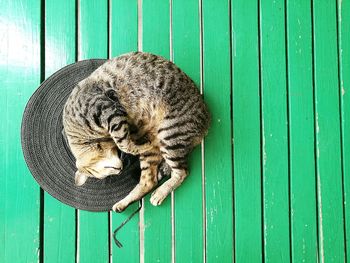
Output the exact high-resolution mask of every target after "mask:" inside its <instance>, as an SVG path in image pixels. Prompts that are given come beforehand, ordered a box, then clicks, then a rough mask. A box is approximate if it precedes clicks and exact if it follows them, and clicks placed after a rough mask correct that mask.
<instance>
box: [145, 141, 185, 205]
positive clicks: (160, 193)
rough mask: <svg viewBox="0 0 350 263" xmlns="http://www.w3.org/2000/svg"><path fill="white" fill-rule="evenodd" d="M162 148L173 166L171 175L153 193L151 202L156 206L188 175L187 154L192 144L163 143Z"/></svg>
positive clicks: (163, 153)
mask: <svg viewBox="0 0 350 263" xmlns="http://www.w3.org/2000/svg"><path fill="white" fill-rule="evenodd" d="M160 150H161V153H162V156H163V158H164V160H165V162H166V163H167V164H168V165H169V166H170V168H171V177H170V178H169V179H168V180H167V181H165V182H164V183H163V184H162V185H161V186H159V187H158V188H157V189H156V190H155V191H154V192H153V193H152V196H151V199H150V202H151V203H152V205H155V206H158V205H160V204H161V203H162V202H163V201H164V199H165V198H166V197H167V196H168V195H169V194H170V193H171V192H172V191H173V190H175V189H176V188H177V187H178V186H180V185H181V183H182V182H183V181H184V180H185V178H186V177H187V175H188V170H187V155H188V153H189V152H190V146H189V145H186V144H184V143H182V144H173V145H171V144H170V145H166V144H163V146H162V147H160Z"/></svg>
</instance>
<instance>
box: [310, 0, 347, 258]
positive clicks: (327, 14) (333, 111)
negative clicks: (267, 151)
mask: <svg viewBox="0 0 350 263" xmlns="http://www.w3.org/2000/svg"><path fill="white" fill-rule="evenodd" d="M313 15H314V16H313V27H314V32H313V33H314V35H313V37H314V78H315V80H314V81H315V114H316V116H315V130H316V146H317V148H316V160H317V190H318V192H317V199H318V200H317V201H318V217H319V218H318V226H319V228H318V239H319V240H318V242H319V260H320V262H344V261H345V255H344V249H345V247H344V225H343V205H342V203H343V196H342V171H341V148H340V144H341V141H340V120H339V119H340V118H339V117H340V116H339V113H340V112H339V109H340V108H339V106H340V105H339V100H340V98H339V82H338V60H337V59H338V53H337V27H336V2H335V1H331V0H329V1H322V4H321V2H319V1H313Z"/></svg>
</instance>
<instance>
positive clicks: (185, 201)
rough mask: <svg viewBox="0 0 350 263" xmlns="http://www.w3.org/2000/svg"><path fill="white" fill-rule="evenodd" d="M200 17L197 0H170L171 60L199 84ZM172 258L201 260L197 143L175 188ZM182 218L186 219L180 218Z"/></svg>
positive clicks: (185, 260)
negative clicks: (182, 179) (187, 171)
mask: <svg viewBox="0 0 350 263" xmlns="http://www.w3.org/2000/svg"><path fill="white" fill-rule="evenodd" d="M199 23H200V20H199V2H198V1H197V0H190V1H189V0H173V2H172V30H173V43H172V48H173V49H172V53H173V61H174V63H176V64H177V65H178V66H179V67H180V68H181V69H182V70H184V71H185V72H186V73H187V74H188V75H189V76H190V77H191V78H192V79H193V81H195V83H196V84H197V86H198V87H199V86H200V39H199V38H200V31H199V30H200V24H199ZM174 195H175V214H174V217H175V259H176V261H177V262H195V263H199V262H203V241H202V240H203V226H204V225H203V206H202V161H201V147H200V146H198V147H197V148H196V149H195V150H194V152H193V153H192V154H191V157H190V159H189V176H188V177H187V178H186V180H185V181H184V183H183V184H182V186H181V187H179V188H178V189H177V190H176V191H175V194H174ZM184 219H186V220H184Z"/></svg>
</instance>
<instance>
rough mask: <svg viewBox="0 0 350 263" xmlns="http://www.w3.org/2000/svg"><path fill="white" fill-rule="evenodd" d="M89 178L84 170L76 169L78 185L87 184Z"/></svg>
mask: <svg viewBox="0 0 350 263" xmlns="http://www.w3.org/2000/svg"><path fill="white" fill-rule="evenodd" d="M87 179H88V177H87V175H86V174H85V173H84V172H81V171H79V170H78V171H76V173H75V185H76V186H82V185H83V184H85V182H86V180H87Z"/></svg>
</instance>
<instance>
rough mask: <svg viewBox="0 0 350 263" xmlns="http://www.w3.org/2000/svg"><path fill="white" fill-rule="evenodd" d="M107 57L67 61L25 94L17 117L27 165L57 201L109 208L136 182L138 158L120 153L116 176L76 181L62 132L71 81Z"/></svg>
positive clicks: (95, 209) (73, 166) (88, 206)
mask: <svg viewBox="0 0 350 263" xmlns="http://www.w3.org/2000/svg"><path fill="white" fill-rule="evenodd" d="M105 61H106V60H104V59H90V60H83V61H79V62H77V63H74V64H71V65H68V66H66V67H64V68H62V69H60V70H59V71H57V72H56V73H54V74H53V75H52V76H50V77H49V78H48V79H46V80H45V81H44V82H43V83H42V84H41V85H40V86H39V88H38V89H37V90H36V91H35V93H34V94H33V95H32V96H31V98H30V99H29V101H28V103H27V105H26V108H25V111H24V114H23V119H22V129H21V142H22V149H23V154H24V158H25V160H26V163H27V165H28V167H29V170H30V172H31V174H32V175H33V177H34V178H35V180H36V181H37V182H38V183H39V185H40V186H41V187H42V188H43V189H44V190H45V191H46V192H48V193H49V194H50V195H52V196H53V197H55V198H56V199H58V200H60V201H61V202H63V203H65V204H67V205H70V206H73V207H75V208H78V209H83V210H89V211H108V210H111V208H112V206H113V204H115V203H116V202H118V201H119V200H121V199H123V198H124V197H125V196H126V195H127V194H128V193H129V192H130V191H131V190H132V189H133V188H134V187H135V186H136V184H137V183H138V181H139V177H140V164H139V160H138V158H137V157H135V156H132V155H127V154H123V158H122V159H123V160H122V161H123V170H122V172H121V173H120V174H119V175H112V176H108V177H106V178H105V179H102V180H99V179H95V178H88V180H87V181H86V183H85V184H84V185H82V186H76V185H75V182H74V175H75V171H76V167H75V158H74V156H73V155H72V153H71V152H70V149H69V147H68V145H67V143H66V141H65V139H64V137H63V135H62V130H63V124H62V112H63V107H64V104H65V102H66V101H67V98H68V96H69V94H70V93H71V91H72V90H73V88H74V87H75V85H76V84H77V83H78V82H80V81H81V80H83V79H85V78H86V77H88V76H89V75H90V74H91V73H92V72H93V71H94V70H96V69H97V68H98V67H99V66H101V65H102V64H103V63H104V62H105Z"/></svg>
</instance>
